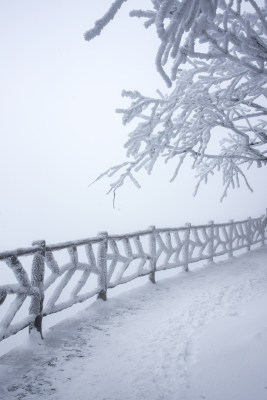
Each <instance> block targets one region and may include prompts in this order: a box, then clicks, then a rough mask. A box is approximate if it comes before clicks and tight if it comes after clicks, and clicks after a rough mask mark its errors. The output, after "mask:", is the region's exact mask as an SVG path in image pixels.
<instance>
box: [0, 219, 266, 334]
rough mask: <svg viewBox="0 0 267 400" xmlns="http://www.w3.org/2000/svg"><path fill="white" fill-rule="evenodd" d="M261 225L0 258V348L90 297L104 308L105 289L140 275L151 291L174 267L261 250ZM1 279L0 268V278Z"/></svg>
mask: <svg viewBox="0 0 267 400" xmlns="http://www.w3.org/2000/svg"><path fill="white" fill-rule="evenodd" d="M266 224H267V214H266V215H265V216H262V217H260V218H248V219H247V220H244V221H230V222H228V223H220V224H215V223H214V222H213V221H211V222H210V223H209V224H207V225H191V224H186V225H185V226H184V227H178V228H160V229H157V228H156V227H154V226H151V227H150V228H149V229H148V230H144V231H139V232H133V233H128V234H123V235H108V233H107V232H102V233H100V234H99V235H98V236H97V237H94V238H89V239H83V240H76V241H72V242H65V243H60V244H52V245H46V243H45V241H38V242H33V246H32V247H30V248H24V249H17V250H14V251H9V252H8V251H6V252H3V253H0V267H5V266H6V267H8V268H9V271H11V275H12V279H13V280H12V279H11V281H12V282H9V283H7V284H5V285H1V286H0V310H1V311H2V310H3V312H1V317H0V341H1V340H3V339H5V338H7V337H9V336H10V335H13V334H15V333H17V332H18V331H20V330H22V329H24V328H26V327H29V331H31V330H32V329H37V330H38V331H39V332H40V334H41V335H42V318H43V317H44V316H47V315H49V314H53V313H56V312H59V311H62V310H64V309H66V308H68V307H71V306H72V305H74V304H76V303H79V302H83V301H85V300H87V299H89V298H91V297H93V296H95V295H97V297H98V298H100V299H103V300H106V299H107V290H108V289H110V288H114V287H115V286H118V285H120V284H124V283H126V282H129V281H131V280H133V279H136V278H137V277H140V276H145V275H148V276H149V279H150V280H151V282H153V283H155V278H156V273H157V271H162V270H166V269H171V268H177V267H181V268H183V269H184V271H188V268H189V264H191V263H194V262H198V261H202V260H208V261H210V262H212V261H213V260H214V257H217V256H221V255H224V254H228V256H229V257H232V256H233V253H234V251H237V250H240V249H244V248H245V249H247V250H248V251H249V250H250V248H251V246H253V245H256V244H259V243H260V244H262V245H264V244H265V240H266V238H267V235H266ZM29 258H30V259H29ZM1 264H2V265H1ZM5 271H6V269H5V268H1V270H0V274H2V273H4V272H5ZM14 282H15V283H14ZM27 301H28V303H29V304H28V306H27V307H28V308H26V311H25V310H24V314H23V312H21V309H22V308H23V306H24V308H25V304H26V303H27ZM25 312H27V314H28V315H27V316H26V317H25ZM19 313H22V316H21V317H19Z"/></svg>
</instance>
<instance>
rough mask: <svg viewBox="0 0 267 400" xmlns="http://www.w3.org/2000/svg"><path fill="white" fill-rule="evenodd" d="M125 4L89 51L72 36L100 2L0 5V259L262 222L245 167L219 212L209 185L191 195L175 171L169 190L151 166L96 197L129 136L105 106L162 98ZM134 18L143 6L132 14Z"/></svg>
mask: <svg viewBox="0 0 267 400" xmlns="http://www.w3.org/2000/svg"><path fill="white" fill-rule="evenodd" d="M145 3H146V4H147V5H149V4H150V1H144V0H138V1H134V2H131V1H129V2H128V3H127V4H126V5H124V7H123V8H122V10H121V11H120V13H119V14H118V16H117V17H116V18H115V20H114V21H113V22H112V23H111V24H110V25H109V26H108V27H107V28H106V29H105V30H104V32H103V34H102V35H101V36H100V37H97V38H96V39H95V40H94V41H93V42H89V43H88V42H86V41H85V40H84V39H83V33H84V32H85V31H86V30H87V29H89V28H90V27H92V26H93V24H94V21H95V20H96V19H98V18H100V17H101V16H102V15H103V13H104V12H105V11H106V10H107V8H108V6H109V5H110V0H101V1H95V0H77V1H75V2H74V1H73V0H46V1H45V2H44V1H40V0H23V1H21V0H9V1H3V0H1V1H0V4H1V15H0V19H1V21H0V29H1V36H0V41H1V64H0V70H1V73H0V79H1V100H0V101H1V104H0V107H1V117H0V118H1V119H0V124H1V147H0V182H1V197H0V250H1V251H4V250H7V249H12V248H16V247H22V246H29V245H31V242H32V241H33V240H40V239H45V240H46V241H47V242H48V243H54V242H62V241H65V240H72V239H73V240H74V239H79V238H85V237H91V236H95V235H96V234H97V233H98V232H99V231H103V230H105V231H108V232H110V233H123V232H128V231H134V230H140V229H145V228H147V227H148V226H150V225H156V226H158V227H166V226H179V225H183V224H184V223H186V222H192V223H206V222H208V221H209V220H215V221H218V222H219V221H227V220H229V219H232V218H233V219H235V220H237V219H241V218H247V217H248V216H252V217H255V216H258V215H261V214H263V213H264V212H265V209H266V206H267V201H266V198H267V196H266V194H267V187H266V183H265V182H266V179H265V170H264V168H261V169H256V168H254V169H251V170H250V171H249V173H248V178H249V181H250V183H251V185H252V187H253V189H254V192H253V193H250V192H249V191H248V190H247V189H246V188H245V186H243V187H242V188H241V189H240V190H235V191H232V190H230V192H229V194H228V197H227V198H226V199H225V200H224V201H223V203H220V197H221V194H222V190H223V189H222V185H221V176H219V175H218V176H215V177H214V178H213V179H212V180H211V181H210V183H209V184H207V185H206V186H203V187H202V188H201V189H200V192H199V194H198V196H197V197H195V198H193V197H192V193H193V191H194V186H195V183H196V181H195V180H194V171H193V170H191V169H190V167H189V166H187V165H186V166H185V167H184V169H183V170H182V172H181V175H180V176H179V177H178V179H177V180H176V181H175V182H174V183H172V184H170V183H169V179H170V178H171V176H172V168H171V164H170V165H169V166H168V165H167V166H166V165H164V164H158V165H157V166H156V167H155V169H154V172H153V174H152V175H151V176H149V177H148V176H146V175H144V174H143V175H142V174H141V175H140V183H141V185H142V188H141V189H139V190H138V189H137V188H136V187H134V186H133V185H132V184H131V183H129V184H127V185H125V186H124V187H123V188H122V189H121V190H119V191H118V192H117V196H116V203H115V208H113V198H112V195H109V196H106V192H107V191H108V189H109V184H110V181H109V180H108V179H103V180H102V181H100V182H97V183H95V184H93V185H91V186H89V184H90V183H91V182H92V181H94V179H95V178H96V177H97V176H98V175H99V174H100V173H102V172H103V171H104V170H106V169H107V168H109V167H110V166H113V165H116V164H118V163H120V162H122V161H124V149H123V143H124V142H125V140H126V138H127V133H128V132H129V128H128V127H124V126H123V125H122V123H121V115H119V114H116V113H115V109H116V108H123V107H127V106H128V104H129V103H128V101H127V100H124V99H123V98H121V95H120V94H121V91H122V90H123V89H129V90H131V89H136V90H139V91H141V92H143V93H144V94H151V95H153V94H154V93H155V90H156V89H157V88H160V89H161V90H162V91H163V92H164V91H165V92H166V90H167V89H166V88H165V86H164V83H163V82H162V79H161V78H160V76H159V75H158V74H157V72H156V69H155V66H154V57H155V53H156V49H157V46H158V42H157V40H156V36H155V34H154V31H153V30H152V29H149V30H145V28H144V27H143V25H142V22H141V21H140V20H137V19H133V18H128V13H129V10H131V9H132V8H140V7H141V6H142V7H143V6H144V4H145ZM144 8H145V6H144Z"/></svg>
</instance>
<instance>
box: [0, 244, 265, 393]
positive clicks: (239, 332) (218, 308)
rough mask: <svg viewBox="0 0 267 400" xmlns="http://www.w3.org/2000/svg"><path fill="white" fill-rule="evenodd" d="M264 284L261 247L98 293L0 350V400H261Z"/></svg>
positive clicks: (263, 384)
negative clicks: (104, 295) (72, 314)
mask: <svg viewBox="0 0 267 400" xmlns="http://www.w3.org/2000/svg"><path fill="white" fill-rule="evenodd" d="M266 293H267V247H266V246H265V247H263V248H260V249H258V250H254V251H252V252H251V253H248V254H246V255H242V256H240V257H237V258H234V259H233V260H231V261H223V262H218V263H216V264H209V265H207V266H205V267H203V268H197V269H195V271H191V272H189V273H183V272H181V273H177V275H175V276H174V277H172V278H167V279H164V280H160V281H158V283H157V284H156V285H152V284H151V283H147V284H145V285H144V286H142V287H140V288H138V289H132V290H131V291H129V292H125V293H122V294H120V295H118V296H117V297H113V298H111V299H109V300H108V301H107V302H106V303H104V302H100V301H98V302H96V303H94V304H93V305H92V306H91V307H89V308H88V309H86V310H85V311H83V312H82V313H80V314H79V315H78V316H77V317H76V319H69V320H66V321H64V322H62V323H60V324H58V325H56V326H54V327H53V328H51V329H50V330H49V331H47V332H46V333H45V340H44V342H42V343H41V344H39V343H35V344H34V347H32V348H31V349H30V348H29V347H24V348H20V349H17V350H16V352H14V351H13V352H11V353H9V354H7V355H6V356H3V357H2V358H0V399H3V400H9V399H27V400H28V399H29V400H30V399H37V398H38V399H48V398H49V399H51V400H63V399H73V398H75V399H76V400H137V399H138V400H139V399H140V400H142V399H143V400H198V399H207V400H254V399H256V400H263V399H267V350H266V349H267V311H266V309H267V307H266V306H265V305H266V301H267V294H266ZM246 351H247V354H246ZM241 363H242V365H241ZM229 366H231V368H232V370H231V368H229ZM242 374H243V375H242ZM237 376H238V377H239V378H238V379H237ZM243 378H244V379H245V380H243V381H242V379H243ZM246 386H247V387H246ZM248 388H250V389H251V390H250V392H249V390H248ZM253 394H254V395H253Z"/></svg>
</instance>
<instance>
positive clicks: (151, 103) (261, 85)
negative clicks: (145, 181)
mask: <svg viewBox="0 0 267 400" xmlns="http://www.w3.org/2000/svg"><path fill="white" fill-rule="evenodd" d="M122 3H123V1H115V3H113V5H112V7H111V9H110V11H109V12H108V13H107V14H106V15H105V16H104V17H103V20H100V21H98V22H97V23H96V26H95V28H93V29H92V30H91V31H88V32H87V33H86V34H85V38H86V39H91V38H92V37H94V36H96V35H97V34H99V33H100V30H101V29H102V27H103V26H104V25H105V24H106V23H108V22H109V21H110V20H111V19H112V18H113V17H114V15H115V11H116V12H117V11H118V9H119V8H120V6H121V5H122ZM151 3H152V6H153V9H152V10H146V11H145V10H135V11H132V12H131V13H130V15H131V16H135V17H139V18H144V19H145V27H150V26H152V25H154V26H155V28H156V33H157V36H158V38H159V41H160V45H159V48H158V52H157V55H156V67H157V70H158V71H159V73H160V74H161V76H162V77H163V79H164V80H165V82H166V84H167V86H168V87H172V89H170V90H169V92H168V93H167V94H166V95H162V94H161V93H159V92H158V94H157V96H156V97H155V98H151V97H146V96H144V95H142V94H140V93H139V92H137V91H127V92H126V91H124V92H123V96H126V97H128V98H129V99H131V105H130V107H128V109H123V110H117V111H118V112H121V113H122V114H123V123H124V124H127V123H129V122H131V121H132V120H134V121H136V127H135V129H134V130H133V131H132V132H131V133H130V134H129V139H128V141H127V142H126V144H125V147H126V149H127V156H128V157H129V158H130V161H129V162H126V163H123V164H122V165H120V166H116V167H113V168H111V169H109V170H108V171H107V172H106V173H105V174H107V175H109V176H110V175H113V174H116V173H119V174H120V176H119V178H118V180H117V181H115V182H114V183H113V184H112V185H111V190H116V189H117V188H118V187H119V186H121V185H122V184H123V183H124V180H125V179H126V178H127V177H128V178H130V179H131V180H132V181H133V182H134V183H135V184H136V185H137V186H138V183H137V181H136V178H135V177H134V174H135V173H136V172H138V171H139V170H141V169H143V168H144V169H146V170H147V172H148V173H150V172H151V171H152V168H153V166H154V164H155V162H156V161H157V160H158V159H159V157H164V159H165V161H166V162H168V161H169V160H170V159H172V158H174V157H175V158H177V167H176V169H175V171H174V174H173V177H172V180H174V179H175V177H176V176H177V174H178V172H179V169H180V167H181V165H182V164H183V162H184V160H185V158H188V157H190V158H191V159H192V166H193V168H195V169H196V171H197V176H198V183H197V186H196V190H197V189H198V187H199V184H200V183H201V182H202V181H206V180H207V178H208V177H209V175H211V174H214V172H215V171H216V170H221V171H222V173H223V183H224V192H223V196H222V198H223V197H224V196H225V195H226V193H227V189H228V188H229V186H230V185H232V186H233V187H235V186H236V185H237V186H239V179H240V178H243V179H244V180H245V182H246V184H247V185H248V187H249V188H250V186H249V184H248V182H247V179H246V176H245V174H244V170H243V167H249V166H251V165H252V164H256V165H257V166H258V167H261V166H262V165H266V164H267V121H266V115H267V107H266V94H267V70H266V61H267V35H266V34H267V21H266V16H267V4H266V3H267V2H266V1H265V2H264V5H263V4H262V5H261V6H260V5H259V2H257V3H256V2H255V1H254V0H247V1H244V0H151ZM114 10H115V11H114Z"/></svg>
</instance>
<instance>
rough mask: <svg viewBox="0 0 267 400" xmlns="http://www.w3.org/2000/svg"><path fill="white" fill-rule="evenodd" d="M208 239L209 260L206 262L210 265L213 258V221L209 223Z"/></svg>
mask: <svg viewBox="0 0 267 400" xmlns="http://www.w3.org/2000/svg"><path fill="white" fill-rule="evenodd" d="M209 225H210V226H209V238H210V243H209V256H210V257H209V259H208V261H209V262H210V263H212V262H213V256H214V221H210V222H209Z"/></svg>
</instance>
